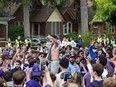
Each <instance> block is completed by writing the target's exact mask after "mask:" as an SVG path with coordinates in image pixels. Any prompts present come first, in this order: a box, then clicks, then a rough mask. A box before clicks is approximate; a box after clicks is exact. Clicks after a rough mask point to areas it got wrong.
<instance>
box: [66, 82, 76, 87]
mask: <svg viewBox="0 0 116 87" xmlns="http://www.w3.org/2000/svg"><path fill="white" fill-rule="evenodd" d="M67 87H78V85H77V84H76V83H68V85H67Z"/></svg>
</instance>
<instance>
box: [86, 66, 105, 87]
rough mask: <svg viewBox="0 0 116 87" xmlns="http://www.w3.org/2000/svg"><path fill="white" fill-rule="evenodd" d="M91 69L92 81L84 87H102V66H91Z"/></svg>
mask: <svg viewBox="0 0 116 87" xmlns="http://www.w3.org/2000/svg"><path fill="white" fill-rule="evenodd" d="M92 69H93V70H92V76H93V78H94V80H93V82H90V83H88V84H87V85H86V87H103V79H102V78H101V76H102V73H103V66H102V65H101V64H93V65H92Z"/></svg>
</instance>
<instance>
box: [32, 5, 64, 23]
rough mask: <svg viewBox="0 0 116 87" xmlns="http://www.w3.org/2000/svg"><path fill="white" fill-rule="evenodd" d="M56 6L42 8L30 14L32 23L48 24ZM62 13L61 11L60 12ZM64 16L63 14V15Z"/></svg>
mask: <svg viewBox="0 0 116 87" xmlns="http://www.w3.org/2000/svg"><path fill="white" fill-rule="evenodd" d="M55 8H57V7H56V6H42V7H41V8H40V9H36V10H32V11H31V13H30V21H31V22H46V21H47V20H48V18H49V17H50V15H51V14H52V12H53V11H54V10H55ZM59 12H60V11H59ZM61 15H62V14H61Z"/></svg>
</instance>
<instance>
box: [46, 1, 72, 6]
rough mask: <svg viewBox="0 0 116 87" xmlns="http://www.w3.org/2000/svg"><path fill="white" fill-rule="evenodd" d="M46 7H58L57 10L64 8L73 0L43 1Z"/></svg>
mask: <svg viewBox="0 0 116 87" xmlns="http://www.w3.org/2000/svg"><path fill="white" fill-rule="evenodd" d="M44 1H45V4H46V5H53V6H58V8H62V7H65V6H66V5H67V4H69V3H70V2H71V1H73V0H44Z"/></svg>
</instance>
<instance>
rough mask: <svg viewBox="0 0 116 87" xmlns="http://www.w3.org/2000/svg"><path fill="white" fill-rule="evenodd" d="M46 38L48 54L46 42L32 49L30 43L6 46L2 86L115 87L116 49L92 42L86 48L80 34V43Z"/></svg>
mask: <svg viewBox="0 0 116 87" xmlns="http://www.w3.org/2000/svg"><path fill="white" fill-rule="evenodd" d="M47 38H48V39H49V40H50V41H51V46H50V47H49V51H46V49H45V48H46V46H45V43H41V44H39V45H38V47H37V49H32V48H31V47H30V43H31V41H29V40H27V41H25V42H26V43H23V44H22V42H21V41H20V40H17V41H16V43H15V44H10V45H9V44H8V43H7V44H6V45H5V49H4V50H3V51H1V53H0V87H116V83H115V80H116V76H115V75H116V47H115V46H112V45H109V44H107V45H104V42H103V41H101V42H97V41H95V40H92V41H91V44H90V46H89V47H84V46H83V43H84V40H83V39H82V37H81V35H79V37H78V40H77V42H75V41H74V40H73V39H72V38H70V40H68V39H67V38H64V39H63V40H62V41H61V40H60V39H59V38H58V37H57V36H53V35H48V36H47ZM28 41H29V43H28ZM19 42H21V44H20V43H19ZM77 43H78V44H77Z"/></svg>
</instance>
